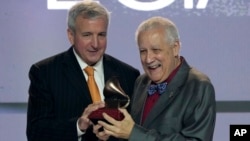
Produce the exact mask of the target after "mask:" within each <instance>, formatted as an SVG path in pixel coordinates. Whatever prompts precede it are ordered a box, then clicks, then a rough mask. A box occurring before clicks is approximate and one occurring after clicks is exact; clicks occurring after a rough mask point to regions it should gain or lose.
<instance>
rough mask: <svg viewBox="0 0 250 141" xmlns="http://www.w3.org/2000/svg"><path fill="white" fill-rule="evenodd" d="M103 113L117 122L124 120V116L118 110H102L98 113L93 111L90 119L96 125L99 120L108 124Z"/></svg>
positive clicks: (105, 108)
mask: <svg viewBox="0 0 250 141" xmlns="http://www.w3.org/2000/svg"><path fill="white" fill-rule="evenodd" d="M102 113H106V114H108V115H109V116H111V117H113V118H114V119H115V120H118V121H121V120H123V118H124V115H123V114H122V113H121V112H120V111H119V110H118V109H117V108H107V107H104V108H100V109H98V110H96V111H93V112H92V113H91V114H90V115H89V119H90V120H91V121H92V122H93V123H94V124H97V121H98V120H102V121H105V122H107V121H106V120H105V119H104V117H103V116H102Z"/></svg>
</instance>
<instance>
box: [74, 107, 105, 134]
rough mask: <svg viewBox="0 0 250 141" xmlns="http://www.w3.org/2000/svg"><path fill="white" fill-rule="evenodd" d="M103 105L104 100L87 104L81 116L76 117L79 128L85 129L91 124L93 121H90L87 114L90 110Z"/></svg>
mask: <svg viewBox="0 0 250 141" xmlns="http://www.w3.org/2000/svg"><path fill="white" fill-rule="evenodd" d="M104 106H105V104H104V102H98V103H93V104H90V105H88V107H87V108H85V109H84V112H83V114H82V116H81V117H80V118H79V119H78V126H79V128H80V129H81V130H86V129H87V128H88V127H89V125H92V124H93V123H92V122H91V121H90V119H89V118H88V116H89V115H90V114H91V112H93V111H95V110H97V109H99V108H103V107H104Z"/></svg>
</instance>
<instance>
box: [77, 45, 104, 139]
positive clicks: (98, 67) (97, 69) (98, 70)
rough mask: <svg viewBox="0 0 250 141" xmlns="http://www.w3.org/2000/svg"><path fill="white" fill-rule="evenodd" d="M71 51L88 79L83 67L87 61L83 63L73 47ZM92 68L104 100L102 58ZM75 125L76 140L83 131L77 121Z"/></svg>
mask: <svg viewBox="0 0 250 141" xmlns="http://www.w3.org/2000/svg"><path fill="white" fill-rule="evenodd" d="M73 52H74V54H75V56H76V59H77V62H78V63H79V65H80V67H81V69H82V73H83V75H84V76H85V78H86V81H87V80H88V75H87V74H86V72H85V71H84V69H85V68H86V67H87V66H88V64H87V63H85V62H84V61H83V60H82V59H81V58H80V56H79V55H78V54H77V53H76V52H75V49H73ZM92 67H93V68H94V78H95V81H96V84H97V86H98V89H99V92H100V95H101V99H102V101H103V100H104V95H103V89H104V71H103V58H101V59H100V61H98V62H97V63H96V64H95V65H94V66H92ZM76 127H77V134H78V140H79V141H81V135H83V134H84V133H85V132H82V131H81V130H80V128H79V126H78V121H77V123H76Z"/></svg>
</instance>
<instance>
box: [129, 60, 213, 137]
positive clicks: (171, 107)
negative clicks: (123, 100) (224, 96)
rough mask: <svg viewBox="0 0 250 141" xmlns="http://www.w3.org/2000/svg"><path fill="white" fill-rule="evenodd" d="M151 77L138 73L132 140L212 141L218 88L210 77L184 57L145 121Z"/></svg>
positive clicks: (132, 114) (133, 109) (133, 110)
mask: <svg viewBox="0 0 250 141" xmlns="http://www.w3.org/2000/svg"><path fill="white" fill-rule="evenodd" d="M150 83H151V80H150V79H149V78H148V77H147V76H146V75H145V74H144V75H142V76H140V77H138V79H137V81H136V84H135V90H134V95H133V99H132V103H131V106H132V109H131V116H132V117H133V119H134V120H135V123H137V124H136V125H135V126H134V128H133V130H132V133H131V136H130V139H129V140H130V141H187V140H190V141H191V140H192V141H212V139H213V131H214V126H215V117H216V111H215V106H216V103H215V92H214V88H213V86H212V84H211V82H210V80H209V78H208V77H207V76H206V75H204V74H202V73H201V72H199V71H197V70H196V69H194V68H191V67H190V66H189V65H188V64H187V62H186V61H185V60H183V62H182V65H181V67H180V68H179V70H178V72H177V74H176V75H175V76H174V78H173V79H172V80H171V82H170V83H169V84H168V86H167V91H166V92H165V93H163V94H162V95H161V96H160V98H159V99H158V101H157V102H156V103H155V105H154V106H153V107H152V109H151V111H150V113H149V115H148V116H147V117H146V119H145V121H144V123H143V124H141V118H142V113H143V107H144V103H145V100H146V98H147V87H148V85H149V84H150Z"/></svg>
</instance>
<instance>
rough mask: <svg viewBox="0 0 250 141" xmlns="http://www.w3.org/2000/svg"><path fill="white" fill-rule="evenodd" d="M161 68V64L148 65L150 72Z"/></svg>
mask: <svg viewBox="0 0 250 141" xmlns="http://www.w3.org/2000/svg"><path fill="white" fill-rule="evenodd" d="M160 66H161V64H156V65H148V69H150V70H154V69H157V68H159V67H160Z"/></svg>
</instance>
